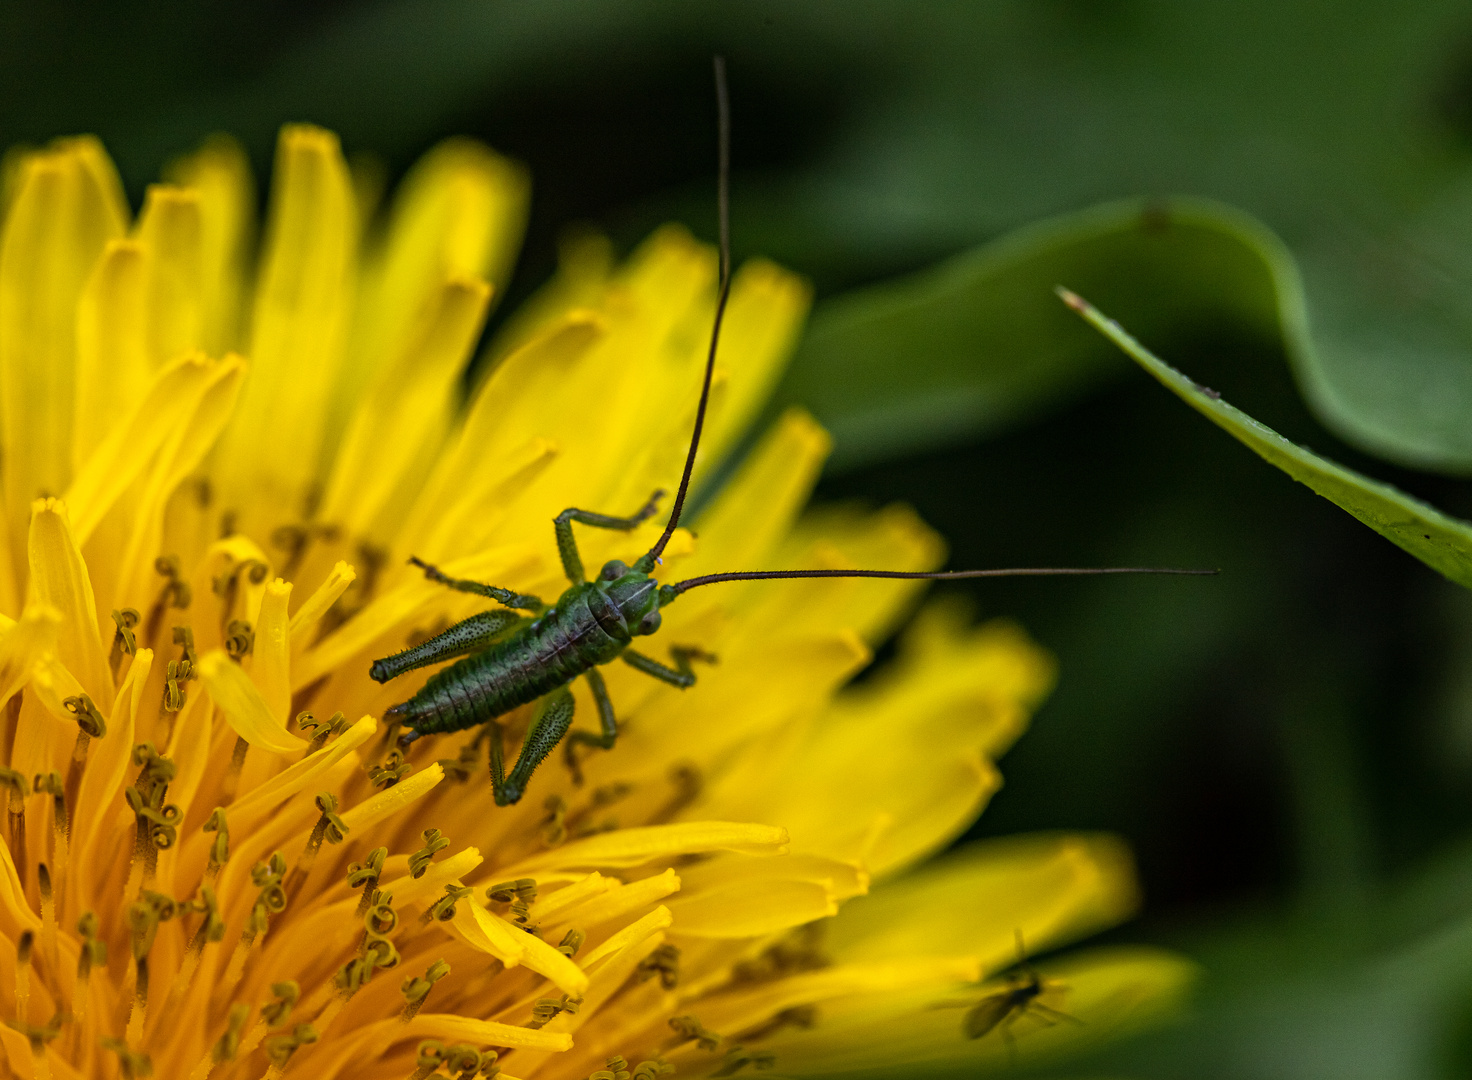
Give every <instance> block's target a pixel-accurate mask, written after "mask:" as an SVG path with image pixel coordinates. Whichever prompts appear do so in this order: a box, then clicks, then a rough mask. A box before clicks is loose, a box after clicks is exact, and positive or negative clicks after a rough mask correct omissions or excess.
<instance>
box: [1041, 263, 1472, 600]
mask: <svg viewBox="0 0 1472 1080" xmlns="http://www.w3.org/2000/svg"><path fill="white" fill-rule="evenodd" d="M1058 295H1059V296H1061V297H1062V298H1063V300H1064V302H1065V303H1066V304H1068V306H1069V307H1071V308H1073V309H1074V310H1075V311H1077V312H1078V313H1079V314H1080V315H1082V316H1083V317H1084V319H1085V320H1087V321H1088V322H1089V323H1090V324H1091V325H1092V326H1093V327H1094V328H1095V329H1097V330H1098V331H1099V332H1100V333H1102V334H1103V335H1104V336H1105V337H1106V338H1108V339H1109V340H1110V341H1112V342H1114V344H1116V345H1118V346H1119V347H1120V348H1121V349H1123V350H1124V351H1125V353H1126V354H1127V355H1128V356H1129V357H1130V358H1131V359H1132V360H1134V361H1135V362H1136V363H1137V364H1139V365H1140V366H1141V367H1142V368H1144V369H1145V370H1146V371H1148V372H1149V373H1150V374H1151V375H1153V376H1155V378H1156V379H1158V380H1159V381H1160V382H1161V383H1162V384H1163V385H1164V386H1165V387H1166V388H1167V389H1168V390H1170V391H1172V392H1173V393H1174V394H1175V395H1176V396H1177V397H1179V398H1180V399H1181V400H1182V401H1184V402H1185V403H1186V404H1187V405H1190V406H1191V407H1192V408H1193V409H1195V410H1196V411H1197V412H1199V413H1201V414H1202V415H1203V416H1205V417H1206V418H1207V419H1208V420H1210V421H1211V422H1212V423H1214V424H1216V425H1217V426H1218V427H1220V428H1222V429H1223V430H1225V431H1226V432H1227V433H1228V434H1230V435H1232V436H1233V437H1234V438H1236V439H1237V440H1238V441H1239V442H1241V443H1243V444H1245V445H1246V446H1247V447H1248V448H1249V449H1251V450H1252V451H1254V452H1255V453H1256V454H1257V455H1258V456H1259V457H1261V458H1262V459H1263V460H1264V461H1267V462H1268V463H1269V464H1272V465H1276V466H1277V467H1278V468H1280V469H1282V470H1283V471H1284V472H1285V473H1287V474H1288V475H1289V476H1291V477H1293V479H1295V480H1297V481H1298V482H1299V483H1301V484H1306V485H1308V486H1309V487H1310V488H1312V489H1313V490H1314V491H1316V492H1317V493H1318V494H1320V495H1322V496H1323V497H1324V498H1326V499H1328V500H1329V501H1330V502H1332V503H1334V504H1335V505H1336V506H1339V507H1340V508H1341V509H1344V510H1347V511H1349V513H1351V514H1353V515H1354V516H1355V517H1357V518H1359V520H1360V521H1362V522H1364V523H1365V524H1366V525H1368V526H1369V527H1370V528H1372V529H1374V530H1375V531H1376V532H1377V533H1379V534H1380V535H1381V536H1383V537H1385V538H1386V539H1387V540H1389V541H1391V543H1393V544H1396V545H1397V546H1399V547H1401V548H1403V549H1404V550H1405V551H1408V552H1410V553H1411V554H1412V555H1414V556H1415V557H1416V558H1418V559H1420V560H1421V561H1422V562H1424V563H1425V564H1426V565H1427V566H1429V567H1431V568H1432V569H1433V570H1436V571H1438V572H1440V573H1441V574H1444V575H1445V576H1446V577H1448V578H1450V579H1451V580H1452V581H1455V582H1456V583H1457V584H1458V585H1463V586H1466V587H1467V588H1472V523H1468V522H1465V521H1461V520H1459V519H1457V518H1454V517H1448V516H1447V515H1446V514H1443V513H1442V512H1441V511H1440V510H1437V509H1436V508H1435V507H1433V506H1428V505H1427V504H1426V503H1423V502H1421V501H1420V500H1419V499H1413V498H1411V496H1409V495H1407V494H1406V493H1405V492H1403V491H1398V490H1397V489H1395V488H1393V487H1391V486H1390V485H1389V484H1382V483H1380V482H1379V481H1378V480H1371V479H1370V478H1369V477H1368V476H1363V475H1361V474H1360V473H1357V472H1355V471H1354V470H1353V469H1346V468H1345V467H1344V466H1342V465H1337V464H1335V463H1334V462H1332V461H1329V460H1328V459H1327V458H1322V457H1319V455H1317V454H1315V453H1313V452H1312V451H1311V450H1306V449H1304V448H1303V447H1301V446H1299V445H1298V444H1296V443H1292V442H1289V441H1288V440H1287V439H1285V438H1283V436H1281V435H1279V434H1278V433H1277V432H1276V431H1274V430H1273V429H1272V428H1270V427H1267V426H1266V425H1264V424H1260V423H1258V422H1257V421H1256V420H1254V419H1253V418H1252V417H1250V416H1248V415H1247V414H1246V413H1244V412H1242V411H1241V410H1240V409H1236V408H1233V407H1232V406H1231V405H1228V404H1227V403H1226V402H1225V401H1223V400H1222V398H1221V395H1220V394H1218V393H1217V392H1216V391H1215V390H1212V389H1211V388H1210V387H1206V386H1202V385H1201V384H1200V383H1196V382H1193V381H1192V380H1191V379H1189V378H1187V377H1186V376H1185V375H1182V374H1181V373H1180V372H1179V371H1177V370H1176V369H1175V368H1173V367H1171V366H1170V365H1169V364H1167V363H1165V362H1164V361H1163V360H1161V359H1159V358H1158V357H1156V356H1155V355H1154V354H1153V353H1151V352H1150V350H1148V349H1147V348H1145V346H1143V345H1141V344H1140V343H1139V342H1138V341H1136V340H1135V339H1134V338H1133V337H1132V336H1131V335H1130V334H1128V333H1126V332H1125V330H1124V329H1123V328H1122V327H1121V326H1120V325H1119V323H1117V322H1115V321H1114V320H1113V319H1111V318H1108V317H1107V316H1105V315H1103V314H1102V313H1100V312H1099V311H1098V309H1096V308H1095V307H1094V306H1093V305H1092V304H1090V303H1089V302H1088V301H1086V300H1083V299H1081V298H1080V297H1078V296H1077V295H1075V294H1074V293H1072V292H1070V291H1068V290H1067V289H1063V288H1060V289H1058Z"/></svg>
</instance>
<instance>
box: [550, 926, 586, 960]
mask: <svg viewBox="0 0 1472 1080" xmlns="http://www.w3.org/2000/svg"><path fill="white" fill-rule="evenodd" d="M587 940H588V935H587V934H585V933H583V932H582V931H581V930H579V929H577V928H576V927H574V928H573V929H571V930H569V931H568V932H567V933H565V934H563V935H562V942H561V944H559V945H558V946H557V951H558V952H560V953H561V954H562V955H563V956H565V957H567V958H568V959H569V960H571V959H572V958H573V957H574V956H576V955H577V954H578V950H579V949H581V948H582V947H583V942H585V941H587Z"/></svg>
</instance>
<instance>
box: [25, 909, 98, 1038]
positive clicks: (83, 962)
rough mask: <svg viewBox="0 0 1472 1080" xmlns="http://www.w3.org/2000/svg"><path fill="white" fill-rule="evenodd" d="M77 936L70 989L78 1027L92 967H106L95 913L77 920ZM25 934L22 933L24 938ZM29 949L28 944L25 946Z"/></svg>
mask: <svg viewBox="0 0 1472 1080" xmlns="http://www.w3.org/2000/svg"><path fill="white" fill-rule="evenodd" d="M77 936H78V937H79V938H81V939H82V941H81V948H80V949H79V950H78V952H77V983H76V987H75V989H74V990H73V991H72V1019H73V1020H75V1021H76V1024H77V1027H78V1028H79V1029H80V1028H81V1026H82V1025H83V1024H85V1023H86V1021H87V997H88V991H87V988H88V985H89V983H90V982H91V979H92V972H93V970H94V969H97V970H103V969H105V968H106V967H107V942H105V941H102V940H101V939H99V938H98V936H97V915H96V914H95V913H94V912H91V911H88V912H86V913H85V914H83V915H82V917H81V918H80V919H78V920H77ZM24 938H25V935H22V939H23V940H24ZM27 949H28V950H29V946H27ZM16 973H17V977H19V968H17V971H16Z"/></svg>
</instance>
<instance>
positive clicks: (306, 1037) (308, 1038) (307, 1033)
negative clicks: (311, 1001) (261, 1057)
mask: <svg viewBox="0 0 1472 1080" xmlns="http://www.w3.org/2000/svg"><path fill="white" fill-rule="evenodd" d="M321 1037H322V1036H321V1035H320V1034H319V1033H318V1031H317V1029H316V1027H314V1026H313V1025H311V1024H298V1025H297V1026H296V1027H294V1028H292V1029H291V1031H290V1032H289V1033H285V1032H284V1033H282V1034H280V1035H272V1036H271V1037H270V1038H268V1039H266V1040H265V1041H264V1042H262V1043H261V1049H262V1050H264V1051H265V1052H266V1060H267V1061H269V1062H270V1063H271V1065H270V1068H268V1069H267V1070H266V1080H276V1077H278V1076H280V1075H281V1074H282V1072H284V1071H285V1070H286V1063H287V1062H289V1061H290V1060H291V1057H292V1055H293V1054H295V1053H296V1052H297V1051H298V1050H300V1049H301V1048H302V1047H303V1046H308V1045H310V1044H311V1043H314V1042H316V1041H317V1040H318V1039H320V1038H321Z"/></svg>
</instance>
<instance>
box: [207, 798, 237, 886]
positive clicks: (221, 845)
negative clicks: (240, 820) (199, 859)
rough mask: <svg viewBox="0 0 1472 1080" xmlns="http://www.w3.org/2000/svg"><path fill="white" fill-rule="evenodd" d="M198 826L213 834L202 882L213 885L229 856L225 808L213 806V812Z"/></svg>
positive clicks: (228, 828) (228, 836)
mask: <svg viewBox="0 0 1472 1080" xmlns="http://www.w3.org/2000/svg"><path fill="white" fill-rule="evenodd" d="M200 828H201V829H203V830H204V831H205V832H212V833H214V834H215V838H214V839H213V840H211V841H210V854H209V862H207V863H206V864H205V868H204V883H205V885H207V886H208V885H213V884H214V883H215V881H216V879H217V878H219V876H220V870H221V869H222V868H223V867H224V865H225V862H226V860H228V859H229V858H230V827H229V826H228V825H227V824H226V822H225V808H224V807H223V806H217V807H215V809H214V812H213V813H212V814H210V816H209V817H208V818H206V819H205V823H204V824H203V825H202V826H200Z"/></svg>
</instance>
